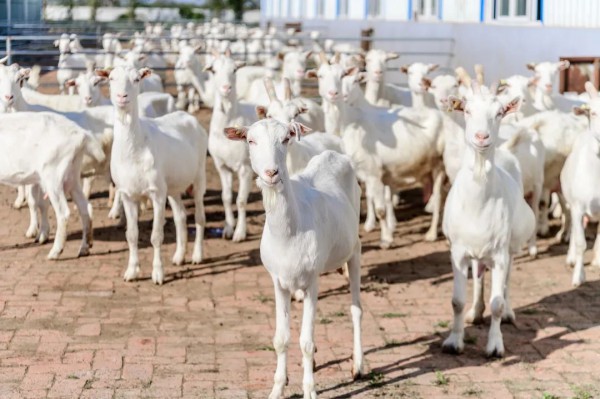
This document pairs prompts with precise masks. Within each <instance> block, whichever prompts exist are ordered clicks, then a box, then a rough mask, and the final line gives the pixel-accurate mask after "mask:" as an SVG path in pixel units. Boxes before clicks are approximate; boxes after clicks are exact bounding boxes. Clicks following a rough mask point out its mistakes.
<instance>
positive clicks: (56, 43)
mask: <svg viewBox="0 0 600 399" xmlns="http://www.w3.org/2000/svg"><path fill="white" fill-rule="evenodd" d="M52 44H54V47H58V39H56V40H55V41H53V42H52Z"/></svg>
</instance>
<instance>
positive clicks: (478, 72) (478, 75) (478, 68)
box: [474, 64, 484, 85]
mask: <svg viewBox="0 0 600 399" xmlns="http://www.w3.org/2000/svg"><path fill="white" fill-rule="evenodd" d="M474 69H475V79H477V83H479V84H480V85H482V84H484V82H483V65H481V64H476V65H475V67H474Z"/></svg>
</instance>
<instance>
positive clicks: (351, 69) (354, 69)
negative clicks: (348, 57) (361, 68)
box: [342, 67, 358, 77]
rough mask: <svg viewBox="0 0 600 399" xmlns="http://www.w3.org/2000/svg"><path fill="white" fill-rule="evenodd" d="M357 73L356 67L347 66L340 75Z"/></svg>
mask: <svg viewBox="0 0 600 399" xmlns="http://www.w3.org/2000/svg"><path fill="white" fill-rule="evenodd" d="M357 73H358V68H357V67H352V68H348V69H346V70H345V71H344V74H343V75H342V77H343V76H352V75H356V74H357Z"/></svg>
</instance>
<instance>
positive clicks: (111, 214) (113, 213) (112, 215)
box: [108, 209, 119, 220]
mask: <svg viewBox="0 0 600 399" xmlns="http://www.w3.org/2000/svg"><path fill="white" fill-rule="evenodd" d="M108 218H109V219H113V220H117V219H119V210H118V209H117V210H114V209H111V210H110V212H108Z"/></svg>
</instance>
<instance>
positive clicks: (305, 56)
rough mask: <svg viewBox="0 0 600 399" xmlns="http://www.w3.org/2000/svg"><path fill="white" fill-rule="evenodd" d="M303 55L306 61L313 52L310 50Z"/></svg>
mask: <svg viewBox="0 0 600 399" xmlns="http://www.w3.org/2000/svg"><path fill="white" fill-rule="evenodd" d="M302 55H303V56H304V58H305V59H308V57H310V56H312V55H313V52H312V50H308V51H305V52H304V53H302Z"/></svg>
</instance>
